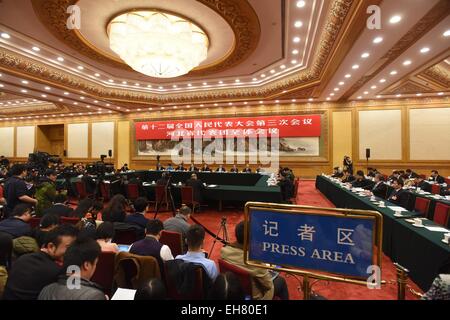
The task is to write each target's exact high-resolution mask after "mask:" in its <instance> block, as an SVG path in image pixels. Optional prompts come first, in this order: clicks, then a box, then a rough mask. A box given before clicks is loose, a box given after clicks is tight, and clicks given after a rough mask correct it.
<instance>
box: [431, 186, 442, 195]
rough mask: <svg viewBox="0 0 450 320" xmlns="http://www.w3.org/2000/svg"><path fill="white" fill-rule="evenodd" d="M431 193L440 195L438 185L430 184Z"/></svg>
mask: <svg viewBox="0 0 450 320" xmlns="http://www.w3.org/2000/svg"><path fill="white" fill-rule="evenodd" d="M431 193H433V194H440V193H441V186H440V185H438V184H432V185H431Z"/></svg>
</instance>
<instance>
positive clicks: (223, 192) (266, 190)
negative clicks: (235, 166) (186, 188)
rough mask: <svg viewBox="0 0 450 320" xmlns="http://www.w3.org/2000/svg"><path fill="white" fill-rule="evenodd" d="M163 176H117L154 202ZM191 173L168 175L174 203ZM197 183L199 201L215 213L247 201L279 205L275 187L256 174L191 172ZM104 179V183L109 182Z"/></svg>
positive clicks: (138, 173)
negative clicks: (134, 184) (215, 206)
mask: <svg viewBox="0 0 450 320" xmlns="http://www.w3.org/2000/svg"><path fill="white" fill-rule="evenodd" d="M163 172H167V171H158V170H139V171H129V172H125V173H121V175H122V176H126V177H127V180H128V181H131V180H132V179H133V178H138V179H139V181H140V182H142V189H143V192H144V195H145V196H147V198H148V199H154V198H155V196H154V190H155V185H156V183H155V182H156V181H157V180H158V179H159V178H161V176H162V174H163ZM192 173H193V172H189V171H170V176H171V180H170V181H171V183H172V188H171V190H172V194H173V197H174V200H175V203H178V204H179V203H180V202H181V185H182V184H184V183H185V182H186V180H188V179H189V178H190V176H191V174H192ZM195 173H196V174H197V177H198V179H199V180H200V181H201V182H203V183H205V184H206V187H205V189H204V191H203V198H204V200H205V202H207V203H214V202H215V203H217V204H218V207H219V210H221V209H222V204H223V203H224V202H233V203H245V202H247V201H260V202H274V203H280V202H282V195H281V189H280V187H279V186H277V185H275V186H268V184H267V180H268V179H269V176H268V175H266V174H260V173H230V172H195ZM112 178H113V176H109V177H108V176H106V177H105V179H112Z"/></svg>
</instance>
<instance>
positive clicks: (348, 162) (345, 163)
mask: <svg viewBox="0 0 450 320" xmlns="http://www.w3.org/2000/svg"><path fill="white" fill-rule="evenodd" d="M342 164H343V166H344V170H347V171H348V172H350V174H353V161H352V159H350V157H349V156H345V157H344V161H343V162H342Z"/></svg>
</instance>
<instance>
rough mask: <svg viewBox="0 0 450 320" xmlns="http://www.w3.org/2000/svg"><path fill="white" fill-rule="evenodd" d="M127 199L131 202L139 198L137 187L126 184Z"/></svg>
mask: <svg viewBox="0 0 450 320" xmlns="http://www.w3.org/2000/svg"><path fill="white" fill-rule="evenodd" d="M127 198H128V200H131V201H134V200H136V199H137V198H139V185H137V184H133V183H129V184H127Z"/></svg>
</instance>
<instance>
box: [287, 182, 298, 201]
mask: <svg viewBox="0 0 450 320" xmlns="http://www.w3.org/2000/svg"><path fill="white" fill-rule="evenodd" d="M299 184H300V178H295V180H294V192H293V193H294V194H293V197H292V198H291V199H289V200H290V201H291V202H292V203H294V204H297V195H298V186H299Z"/></svg>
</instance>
